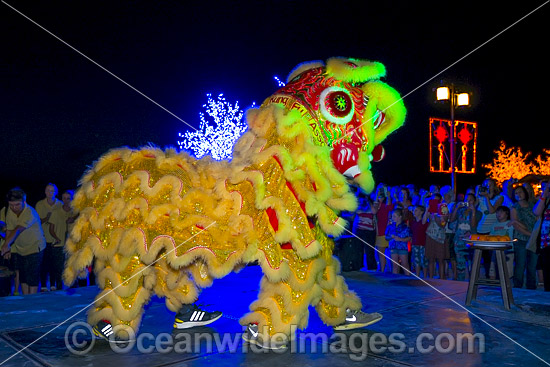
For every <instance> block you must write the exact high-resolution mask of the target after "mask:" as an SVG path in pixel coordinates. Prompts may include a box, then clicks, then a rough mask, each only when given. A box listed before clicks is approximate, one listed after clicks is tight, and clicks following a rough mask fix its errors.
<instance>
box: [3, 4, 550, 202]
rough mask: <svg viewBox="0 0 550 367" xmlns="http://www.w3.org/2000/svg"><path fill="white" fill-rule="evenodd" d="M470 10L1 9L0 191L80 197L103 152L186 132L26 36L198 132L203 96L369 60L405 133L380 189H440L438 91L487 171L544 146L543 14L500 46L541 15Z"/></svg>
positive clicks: (254, 93) (391, 149)
mask: <svg viewBox="0 0 550 367" xmlns="http://www.w3.org/2000/svg"><path fill="white" fill-rule="evenodd" d="M418 3H421V4H420V5H419V4H418ZM481 3H482V2H481V1H463V2H445V5H444V2H442V1H440V2H424V1H422V2H412V1H403V2H399V1H385V2H384V1H376V2H373V1H331V2H328V1H282V0H280V1H265V2H240V1H236V2H233V1H224V2H213V1H199V2H189V1H185V2H184V1H181V2H176V1H163V2H153V1H147V2H144V1H129V2H119V1H114V2H96V1H93V2H91V1H90V2H81V1H41V2H28V1H27V2H23V1H16V0H8V1H7V2H2V4H1V5H0V8H1V11H0V14H1V23H2V26H3V32H2V36H3V39H2V51H1V57H0V58H1V65H2V67H1V73H2V77H1V81H2V83H1V93H2V99H1V101H2V113H1V115H0V119H1V126H2V135H1V136H2V143H3V144H2V149H3V154H2V155H1V156H2V162H1V165H0V167H1V173H0V178H1V179H0V181H1V182H0V189H1V192H2V193H4V192H6V190H7V189H8V188H10V187H11V186H15V185H20V186H22V187H23V188H24V189H25V190H26V191H27V192H28V193H29V198H28V201H29V203H30V204H31V205H34V203H35V202H36V201H37V200H39V199H41V198H42V197H43V188H44V186H45V184H46V183H47V182H50V181H51V182H55V183H57V185H58V186H59V188H60V189H61V190H63V189H67V188H76V186H77V182H78V180H79V179H80V177H81V176H82V174H83V173H84V171H85V170H86V167H87V166H88V165H90V164H91V163H92V162H93V161H94V160H96V159H97V158H98V157H99V156H100V155H101V154H103V153H104V152H106V151H108V150H109V149H111V148H115V147H120V146H130V147H139V146H143V145H145V144H149V143H152V144H155V145H157V146H159V147H166V146H176V144H177V138H178V136H177V135H178V132H183V131H186V130H189V129H190V128H189V127H187V126H186V125H184V124H183V123H182V122H181V121H179V120H178V119H176V118H175V117H173V116H171V115H170V114H169V113H167V112H166V111H164V110H163V109H161V108H159V107H158V106H157V105H155V104H153V103H152V102H151V101H149V100H147V99H146V98H144V97H143V96H141V95H140V94H138V93H137V92H135V91H134V90H132V89H131V88H129V87H128V86H126V85H124V84H123V83H122V82H120V81H119V80H117V79H116V78H115V77H113V76H112V75H110V74H109V73H107V72H105V71H104V70H102V69H101V68H99V67H98V66H96V65H94V64H93V63H92V62H90V61H89V60H87V59H86V58H85V57H83V56H82V55H80V54H78V53H77V52H76V51H74V50H72V49H71V48H70V47H68V46H67V45H65V44H63V43H62V42H60V41H59V40H57V39H56V38H54V37H53V36H52V35H50V34H48V32H46V31H45V30H43V29H41V28H40V27H39V26H38V25H37V24H39V25H40V26H41V27H43V28H45V29H47V30H48V31H50V32H51V33H53V34H55V35H56V36H58V37H59V38H61V39H62V40H63V41H65V42H66V43H68V44H70V45H72V46H73V47H74V48H76V49H78V50H79V51H81V52H82V53H84V54H85V55H87V56H88V57H89V58H91V59H93V60H94V61H95V62H97V63H98V64H100V65H102V66H103V67H104V68H106V69H108V70H109V71H110V72H112V73H113V74H115V75H117V76H118V77H119V78H121V79H123V80H124V81H126V82H127V83H129V84H131V85H132V86H133V87H134V88H136V89H138V90H139V91H140V92H142V93H143V94H145V95H147V96H149V97H150V98H151V99H153V100H154V101H156V102H157V103H158V104H160V105H162V106H163V107H165V108H166V109H167V110H169V111H171V112H172V113H174V114H175V115H177V116H179V117H180V118H181V119H183V120H185V121H186V122H188V123H190V124H191V125H194V126H197V127H198V123H199V112H200V111H201V110H202V107H201V106H202V105H203V104H204V103H205V102H206V93H212V94H213V95H214V96H216V95H217V94H219V93H224V94H225V96H226V98H227V99H228V100H229V101H234V100H239V102H240V105H241V106H248V105H250V104H251V103H252V102H256V103H257V104H259V103H261V102H262V101H263V100H264V99H265V98H266V97H268V96H269V95H271V94H272V93H273V92H274V91H275V90H276V89H277V85H276V82H275V81H274V80H273V76H275V75H276V76H279V77H280V78H286V76H287V75H288V73H289V72H290V71H291V70H292V69H293V68H294V67H295V66H296V65H297V64H299V63H301V62H304V61H312V60H325V59H327V58H329V57H331V56H349V57H356V58H365V59H370V60H376V61H380V62H382V63H383V64H385V66H386V69H387V77H386V78H385V81H386V82H387V83H388V84H390V85H391V86H393V87H394V88H396V89H397V90H398V91H399V92H400V93H401V94H402V95H407V94H409V93H410V92H412V93H410V94H409V95H407V96H406V97H405V99H404V103H405V105H406V107H407V109H408V117H407V120H406V123H405V126H404V127H403V128H401V129H400V130H398V131H397V132H395V133H394V134H393V135H391V136H390V137H389V138H388V140H387V141H386V142H385V143H384V146H385V147H386V152H387V156H386V158H385V159H384V160H383V161H382V162H380V163H378V164H375V166H374V168H373V172H374V175H375V179H376V180H377V181H378V182H386V183H389V184H392V185H395V184H401V183H415V184H418V185H421V186H427V185H429V184H430V183H437V184H450V177H449V175H443V174H430V173H429V166H428V148H429V147H428V137H429V134H428V118H429V117H430V116H435V117H442V118H448V116H449V108H448V106H444V105H439V104H436V103H434V102H433V99H434V92H433V89H434V88H435V87H436V86H437V85H438V83H439V82H440V81H441V80H447V81H453V82H455V83H457V84H459V85H462V86H463V87H465V88H466V89H467V91H469V92H471V93H472V106H471V107H469V108H467V109H463V110H460V111H457V113H456V118H457V119H464V120H470V121H476V122H478V123H479V143H478V144H479V145H478V162H480V163H488V162H490V161H492V158H493V153H492V151H493V150H494V149H497V148H498V146H499V142H500V141H501V140H504V141H506V143H507V145H509V146H520V147H521V148H522V149H523V150H524V151H532V152H533V154H535V155H537V154H539V153H541V152H542V149H543V148H550V143H549V133H548V132H549V128H548V122H549V121H548V114H547V110H548V105H549V102H548V85H549V81H550V80H549V79H550V78H549V73H548V67H549V64H550V63H549V62H548V58H547V56H546V53H547V51H548V35H549V32H548V20H549V19H550V10H549V9H550V5H544V6H542V7H541V8H540V9H539V10H537V11H535V12H533V13H532V14H531V15H529V16H527V17H526V18H525V19H523V20H522V21H520V22H519V23H517V24H516V25H514V26H512V27H511V28H509V29H508V30H506V31H505V32H503V33H502V34H500V35H499V36H497V34H499V33H500V32H502V31H504V30H505V29H506V28H508V27H510V26H511V25H512V24H513V23H515V22H517V21H518V20H520V19H521V18H523V17H525V16H526V15H527V14H529V13H530V12H532V11H533V10H535V9H536V8H538V7H540V6H541V5H542V4H544V2H543V1H539V2H537V1H535V2H532V1H521V2H513V3H506V4H505V3H503V2H492V4H485V5H481ZM7 4H9V5H10V6H11V7H13V8H15V9H17V11H19V12H21V13H23V14H24V15H25V16H26V17H28V18H30V19H32V21H34V22H36V23H37V24H34V23H33V22H32V21H30V20H29V19H26V18H25V17H24V16H23V15H21V14H19V13H18V12H17V11H15V10H13V9H12V8H11V7H10V6H8V5H7ZM451 4H452V5H451ZM509 4H513V6H511V5H509ZM495 36H497V37H496V38H494V39H493V40H491V41H489V40H490V39H491V38H493V37H495ZM487 41H489V42H487ZM486 42H487V43H486ZM484 43H486V44H485V45H484V46H482V47H479V46H481V45H483V44H484ZM478 47H479V49H478ZM476 49H477V50H476ZM474 50H475V51H474ZM472 51H473V52H472ZM470 53H471V54H470ZM468 54H470V55H468ZM466 55H468V56H466ZM465 56H466V57H465ZM462 58H463V59H462ZM460 59H462V60H461V61H459V60H460ZM457 61H459V62H458V63H456V64H455V65H454V66H452V67H451V68H449V69H448V70H446V71H444V72H443V73H442V74H440V75H438V76H437V77H435V78H434V76H435V75H437V74H439V73H440V72H441V71H442V70H444V69H446V68H448V67H449V66H450V65H452V64H454V63H455V62H457ZM478 170H479V172H480V174H477V175H459V176H458V185H459V190H460V191H463V190H465V189H466V187H467V186H469V185H472V184H476V183H479V181H481V180H482V178H483V175H484V173H485V172H486V171H485V170H484V169H482V168H481V167H480V164H478Z"/></svg>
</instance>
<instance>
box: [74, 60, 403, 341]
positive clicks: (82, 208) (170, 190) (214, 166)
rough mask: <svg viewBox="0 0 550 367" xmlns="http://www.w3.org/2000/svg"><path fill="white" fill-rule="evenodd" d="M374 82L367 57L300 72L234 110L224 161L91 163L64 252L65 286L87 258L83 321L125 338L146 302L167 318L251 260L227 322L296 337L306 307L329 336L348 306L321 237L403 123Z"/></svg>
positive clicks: (184, 158)
mask: <svg viewBox="0 0 550 367" xmlns="http://www.w3.org/2000/svg"><path fill="white" fill-rule="evenodd" d="M384 76H385V67H384V66H383V65H382V64H381V63H378V62H370V61H366V60H357V59H346V58H331V59H329V60H327V62H326V63H322V62H310V63H304V64H302V65H299V66H298V67H297V68H296V69H295V70H294V71H293V72H292V73H291V74H290V75H289V77H288V82H287V84H286V85H285V86H284V87H282V88H281V89H279V90H278V91H277V92H275V94H273V95H272V96H271V97H269V98H267V99H266V100H265V102H264V103H263V104H262V105H261V107H259V108H254V109H250V110H248V111H247V114H246V119H247V124H248V131H247V132H246V133H245V134H244V135H243V136H241V137H240V138H239V140H238V141H237V142H236V144H235V146H234V150H233V159H232V160H231V161H213V160H211V159H209V158H203V159H200V160H197V159H195V158H193V157H191V156H190V155H188V154H187V153H186V152H176V151H175V150H174V149H168V150H160V149H157V148H153V147H145V148H141V149H137V150H135V149H129V148H120V149H115V150H112V151H110V152H108V153H106V154H105V155H103V156H102V157H101V158H100V159H99V160H98V161H97V162H95V164H94V165H93V166H92V167H91V168H90V169H89V171H88V172H87V173H86V174H85V175H84V176H83V178H82V180H81V183H80V187H79V189H78V191H77V193H76V195H75V199H74V201H73V205H74V207H75V208H77V209H78V210H79V212H80V216H79V218H78V220H77V221H76V223H75V225H74V228H73V230H72V231H71V233H70V235H69V239H68V241H67V245H66V251H67V252H68V258H67V261H66V265H65V270H64V281H65V283H66V284H72V283H73V282H74V281H75V280H76V278H77V277H79V276H82V275H83V272H84V271H85V269H86V268H87V267H88V266H90V264H92V261H93V260H94V259H95V265H94V272H95V274H96V279H97V283H98V286H99V288H100V290H101V292H100V293H99V294H98V295H97V297H96V299H95V303H94V305H93V307H92V308H91V309H90V310H89V312H88V322H89V323H90V324H92V325H94V324H96V323H97V322H98V321H99V320H108V321H110V322H111V323H112V324H113V326H115V325H128V326H130V327H132V328H133V329H134V330H137V329H138V327H139V324H140V321H141V318H142V314H143V309H144V306H145V304H146V303H147V302H148V301H149V299H150V298H151V296H152V295H153V294H155V295H157V296H159V297H164V298H165V299H166V306H167V307H168V309H170V310H171V311H174V312H177V310H178V309H179V308H180V307H181V306H182V304H190V303H193V302H194V301H195V300H196V299H197V297H198V295H199V292H200V290H201V289H202V288H205V287H208V286H210V285H211V284H212V282H213V280H214V279H216V278H221V277H224V276H225V275H227V274H229V273H230V272H232V271H236V270H239V268H241V267H243V266H245V265H246V264H248V263H251V262H255V261H257V262H258V264H259V265H260V266H261V269H262V271H263V277H262V279H261V283H260V292H259V295H258V299H257V300H256V301H254V302H253V303H252V304H251V305H250V312H249V313H248V314H246V315H245V316H244V317H242V318H241V320H240V322H241V324H243V325H247V324H249V323H257V324H258V326H259V330H267V331H264V333H265V332H267V333H268V334H269V335H263V337H264V338H265V337H270V336H271V335H273V334H274V333H285V334H287V335H289V333H291V330H292V328H291V326H292V325H295V326H297V327H298V328H301V329H303V328H305V327H306V326H307V323H308V318H309V311H308V306H309V305H313V306H315V309H316V311H317V312H318V313H319V316H320V318H321V319H322V320H323V322H325V323H326V324H328V325H338V324H341V323H343V322H344V321H345V316H346V310H347V309H351V310H359V309H361V307H362V305H361V301H360V299H359V297H358V296H357V295H356V294H355V293H353V292H351V291H350V290H348V287H347V285H346V283H345V281H344V278H343V277H342V276H341V275H339V272H340V263H339V261H338V260H337V259H336V258H335V257H333V256H332V252H333V247H334V242H333V240H332V239H331V237H337V236H339V235H340V234H341V233H342V232H343V231H344V227H345V225H346V223H345V221H344V220H343V219H342V218H340V217H339V213H340V212H341V211H353V210H355V209H356V207H357V200H356V198H355V195H354V194H353V193H352V192H351V190H350V181H351V180H352V179H353V180H355V182H356V183H357V184H358V185H359V186H360V187H361V188H363V189H364V190H365V191H367V192H370V191H372V189H373V187H374V181H373V178H372V174H371V172H370V168H371V161H372V159H373V155H380V154H379V153H378V154H377V152H380V151H381V149H380V148H381V146H380V143H381V142H382V141H383V140H384V139H385V138H386V137H387V136H388V135H389V134H390V133H391V132H393V131H394V130H395V129H397V128H399V127H400V126H401V125H402V124H403V122H404V119H405V107H404V106H403V103H402V101H401V98H400V96H399V94H398V93H397V92H396V91H395V90H394V89H393V88H391V87H390V86H388V85H387V84H386V83H384V82H382V81H381V80H380V78H382V77H384Z"/></svg>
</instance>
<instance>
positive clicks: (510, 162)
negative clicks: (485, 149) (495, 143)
mask: <svg viewBox="0 0 550 367" xmlns="http://www.w3.org/2000/svg"><path fill="white" fill-rule="evenodd" d="M546 152H548V151H546ZM494 153H495V158H494V159H493V163H489V164H484V165H483V167H484V168H487V169H488V170H489V173H488V176H489V177H491V178H493V179H494V180H495V181H497V182H498V183H499V184H502V183H503V182H504V181H506V180H508V179H509V178H517V179H521V178H523V177H525V176H527V175H528V174H532V173H536V167H535V165H534V164H533V163H529V162H528V161H527V159H528V158H529V156H530V155H531V153H530V152H528V153H523V152H522V151H521V148H519V147H510V148H507V147H506V143H505V142H504V141H501V142H500V147H499V149H498V150H495V151H494ZM539 158H540V160H541V162H542V161H543V158H542V157H540V156H539ZM546 159H547V162H548V157H546Z"/></svg>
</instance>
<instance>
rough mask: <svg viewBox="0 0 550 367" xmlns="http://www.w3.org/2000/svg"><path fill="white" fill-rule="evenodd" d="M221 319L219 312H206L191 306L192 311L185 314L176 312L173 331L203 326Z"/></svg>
mask: <svg viewBox="0 0 550 367" xmlns="http://www.w3.org/2000/svg"><path fill="white" fill-rule="evenodd" d="M220 317H222V313H221V312H220V311H214V312H208V311H204V310H201V309H199V308H198V307H197V306H196V305H193V309H192V310H190V311H187V312H186V313H181V312H179V311H178V313H176V319H175V321H174V329H188V328H192V327H195V326H204V325H208V324H211V323H213V322H214V321H216V320H217V319H219V318H220Z"/></svg>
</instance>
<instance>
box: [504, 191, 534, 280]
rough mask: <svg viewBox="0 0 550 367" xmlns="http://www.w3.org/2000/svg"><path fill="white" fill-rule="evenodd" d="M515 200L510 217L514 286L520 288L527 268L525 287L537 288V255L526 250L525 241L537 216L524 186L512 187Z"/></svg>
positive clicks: (529, 235) (527, 239)
mask: <svg viewBox="0 0 550 367" xmlns="http://www.w3.org/2000/svg"><path fill="white" fill-rule="evenodd" d="M514 195H515V200H516V202H515V203H514V204H513V205H512V210H511V213H510V214H511V218H512V223H513V226H514V239H515V240H516V242H515V243H514V257H515V260H516V264H515V266H514V287H516V288H522V287H523V279H524V274H525V270H527V280H526V288H527V289H537V259H538V256H537V255H536V254H535V253H533V252H531V251H527V249H526V248H527V241H529V238H530V237H531V232H533V228H534V227H535V222H536V221H537V217H536V216H535V214H534V213H533V209H534V206H535V205H534V204H533V203H532V202H529V193H528V192H527V190H526V189H525V187H524V186H517V187H516V188H515V189H514Z"/></svg>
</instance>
